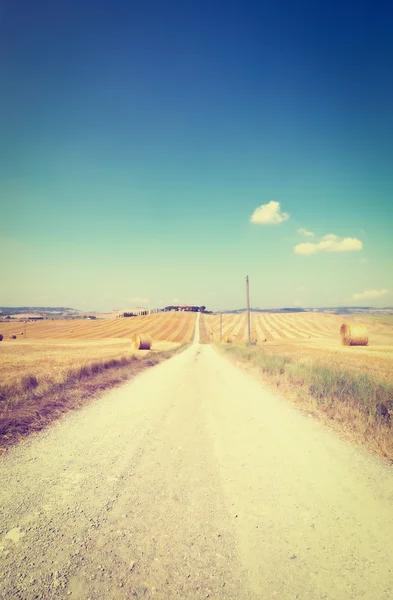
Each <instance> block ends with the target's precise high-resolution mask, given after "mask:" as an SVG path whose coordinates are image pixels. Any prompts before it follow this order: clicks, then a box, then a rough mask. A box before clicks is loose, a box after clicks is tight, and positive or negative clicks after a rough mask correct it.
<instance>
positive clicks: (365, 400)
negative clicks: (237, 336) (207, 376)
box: [218, 345, 393, 462]
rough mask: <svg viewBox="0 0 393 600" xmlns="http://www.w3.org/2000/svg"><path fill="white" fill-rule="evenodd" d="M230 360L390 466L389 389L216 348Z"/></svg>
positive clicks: (247, 351) (328, 370)
mask: <svg viewBox="0 0 393 600" xmlns="http://www.w3.org/2000/svg"><path fill="white" fill-rule="evenodd" d="M218 347H219V349H220V351H221V352H223V353H224V354H225V355H227V356H229V357H230V358H231V359H232V360H235V361H236V362H238V363H240V364H243V365H246V366H248V368H250V369H252V370H254V371H256V372H257V374H258V375H259V376H260V377H261V378H262V379H263V380H264V382H266V383H267V384H268V385H269V386H270V387H273V388H275V389H277V388H279V389H280V391H281V392H282V393H283V394H285V396H286V397H287V398H289V399H290V400H292V401H294V402H295V403H296V404H297V405H299V406H300V408H302V409H303V410H305V411H306V412H307V413H308V414H310V413H311V414H313V415H316V416H319V417H320V418H322V419H323V420H324V421H325V422H326V421H328V422H329V423H330V424H332V425H333V426H334V427H335V428H336V429H337V430H340V431H341V432H345V434H346V435H347V437H348V436H349V437H351V439H354V440H356V441H357V442H358V443H362V444H364V445H366V446H367V447H368V448H369V449H370V450H372V451H373V452H374V453H377V454H378V455H379V456H383V457H384V458H385V459H388V460H389V461H390V462H393V427H392V418H393V385H392V384H391V383H387V382H386V381H382V380H378V378H376V377H374V376H372V375H370V374H368V373H361V372H358V371H351V370H349V369H348V368H345V367H342V368H340V367H338V366H327V365H326V364H321V363H319V362H318V361H316V360H315V361H311V362H310V361H308V362H307V363H301V362H298V361H296V359H295V358H294V357H289V356H281V355H279V354H276V353H274V354H273V353H271V352H269V351H268V350H266V349H265V348H260V347H255V346H247V345H233V346H227V345H219V346H218Z"/></svg>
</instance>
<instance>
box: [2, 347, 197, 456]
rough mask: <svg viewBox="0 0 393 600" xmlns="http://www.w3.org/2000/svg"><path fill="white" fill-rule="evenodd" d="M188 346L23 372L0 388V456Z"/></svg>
mask: <svg viewBox="0 0 393 600" xmlns="http://www.w3.org/2000/svg"><path fill="white" fill-rule="evenodd" d="M189 345H190V343H185V344H182V345H180V346H178V347H177V348H173V349H170V350H165V351H163V352H155V353H151V352H148V353H147V354H146V356H142V357H140V356H136V355H131V356H122V357H120V358H108V359H105V358H103V359H100V360H95V361H87V362H84V363H83V364H80V365H78V366H73V367H69V368H65V369H63V370H61V371H60V372H58V371H53V372H51V371H48V372H47V373H45V374H44V375H43V374H41V375H40V376H39V377H37V376H36V375H35V374H34V373H24V374H23V375H22V376H21V377H20V378H19V380H15V381H13V383H12V384H8V385H7V384H3V385H0V453H2V452H4V450H5V449H6V448H7V447H8V446H10V445H11V444H13V443H15V442H16V441H18V440H20V439H21V438H22V437H25V436H27V435H28V434H30V433H32V432H33V431H39V430H41V429H43V428H44V427H46V426H47V425H48V424H49V423H51V422H52V421H54V420H56V419H58V418H59V417H61V416H62V415H63V414H64V413H66V412H68V411H70V410H74V409H77V408H79V407H81V406H83V405H84V404H86V403H87V402H88V401H89V400H91V399H94V398H97V397H98V396H99V395H100V394H102V392H104V391H105V390H108V389H111V388H114V387H116V386H119V385H121V384H123V383H125V382H126V381H128V380H130V379H132V378H133V377H135V375H137V374H138V373H140V372H141V371H143V370H145V369H147V368H149V367H152V366H154V365H156V364H158V363H160V362H162V361H164V360H167V359H168V358H171V357H172V356H174V355H175V354H178V353H179V352H182V351H184V350H185V349H186V348H188V346H189Z"/></svg>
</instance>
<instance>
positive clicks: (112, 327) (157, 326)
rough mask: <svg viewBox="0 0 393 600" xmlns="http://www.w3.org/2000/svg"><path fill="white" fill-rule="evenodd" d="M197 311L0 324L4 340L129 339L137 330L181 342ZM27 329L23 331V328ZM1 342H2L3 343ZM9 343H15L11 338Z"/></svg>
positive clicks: (189, 332)
mask: <svg viewBox="0 0 393 600" xmlns="http://www.w3.org/2000/svg"><path fill="white" fill-rule="evenodd" d="M195 319H196V313H190V312H168V313H155V314H151V315H146V316H143V317H126V318H119V319H102V320H101V319H97V320H89V319H75V320H73V319H66V320H53V321H52V320H45V321H32V322H27V323H24V322H23V321H22V322H21V321H15V322H3V323H0V333H2V334H3V336H4V341H6V342H7V341H8V338H9V336H10V335H12V334H14V335H16V336H17V339H19V340H23V339H24V338H25V337H26V338H27V339H28V340H70V341H72V340H78V341H81V340H84V341H86V340H104V339H119V338H121V339H124V338H128V339H130V338H132V337H133V336H134V335H135V334H136V333H149V334H150V335H151V336H152V338H153V342H154V341H156V340H159V341H166V342H177V343H183V342H188V341H189V340H191V338H192V335H193V331H194V326H195ZM25 330H26V331H25ZM4 341H3V343H4ZM9 342H10V343H11V342H13V343H15V341H14V340H9Z"/></svg>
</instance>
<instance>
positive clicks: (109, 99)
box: [0, 0, 393, 310]
mask: <svg viewBox="0 0 393 600" xmlns="http://www.w3.org/2000/svg"><path fill="white" fill-rule="evenodd" d="M317 4H319V3H315V2H312V3H311V2H310V3H306V2H297V3H294V2H277V3H271V2H269V3H268V2H266V3H264V2H240V1H239V2H228V1H227V2H217V1H214V0H213V1H209V2H208V1H198V2H184V1H180V0H179V1H170V0H168V1H167V2H161V1H148V0H147V1H146V2H133V1H130V0H127V1H126V0H114V1H112V2H108V1H105V2H99V1H97V0H96V1H94V2H93V1H86V0H79V1H76V0H69V1H68V2H59V3H57V2H56V3H54V2H52V1H49V0H46V1H44V0H36V1H35V2H30V1H29V2H28V1H25V0H16V1H15V2H11V1H8V0H3V1H1V0H0V203H1V207H0V210H1V228H0V243H1V248H0V251H1V256H2V260H1V266H0V277H1V282H2V285H1V294H0V305H53V306H54V305H63V306H73V307H75V308H81V309H86V310H105V309H111V308H124V307H128V306H135V305H140V304H143V305H146V306H150V307H157V306H162V305H165V304H169V303H172V302H173V301H174V300H175V299H178V301H179V302H184V303H193V304H194V303H195V304H205V305H207V306H208V307H209V308H212V309H214V310H219V309H228V308H236V307H241V306H244V305H245V298H244V277H245V275H246V274H248V275H249V276H250V285H251V300H252V305H253V306H259V307H282V306H295V305H303V306H329V305H330V306H334V305H345V304H346V305H375V306H387V305H390V306H392V305H393V242H392V225H393V202H392V197H393V169H392V164H393V108H392V107H393V38H392V36H391V31H392V27H393V8H391V7H390V8H389V7H388V3H386V2H381V3H378V2H377V3H374V4H373V5H372V6H370V5H369V3H365V2H358V3H356V4H354V3H353V2H345V1H344V2H340V3H339V2H336V1H333V2H330V3H329V5H328V6H325V7H321V6H317ZM272 203H273V204H272ZM261 206H262V207H263V206H265V207H266V208H263V209H261V210H260V211H259V213H255V211H256V209H258V208H259V207H261ZM254 213H255V214H259V218H257V217H254V219H253V220H252V215H254ZM261 215H262V217H261ZM280 215H281V217H280ZM282 215H284V216H282ZM299 230H305V232H308V233H313V234H314V235H313V236H311V235H307V234H306V233H305V232H303V233H301V232H300V233H299ZM326 236H328V237H326ZM348 240H349V241H348ZM300 244H303V245H302V246H300V247H299V245H300ZM304 244H307V245H306V246H304Z"/></svg>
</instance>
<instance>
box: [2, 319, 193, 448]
mask: <svg viewBox="0 0 393 600" xmlns="http://www.w3.org/2000/svg"><path fill="white" fill-rule="evenodd" d="M195 321H196V314H195V313H158V314H152V315H146V316H143V317H131V318H119V319H113V320H103V321H100V320H97V321H94V320H92V321H90V320H87V319H86V320H63V321H61V320H53V321H52V320H47V321H36V322H28V323H24V322H16V321H14V322H9V323H7V322H2V323H0V333H2V334H3V336H4V340H3V341H2V342H0V364H1V367H0V376H1V377H0V379H1V381H0V452H1V451H2V450H4V448H5V447H6V446H7V445H8V444H10V443H13V442H14V441H16V440H17V439H19V438H20V437H21V436H24V435H27V434H28V433H29V432H31V431H37V430H40V429H42V428H43V427H44V426H46V425H47V424H48V423H49V422H50V421H52V420H53V419H56V418H58V417H59V416H61V415H62V414H63V413H64V412H66V411H68V410H71V409H74V408H77V407H79V406H81V405H83V404H84V403H85V402H86V401H88V400H89V399H90V398H93V397H95V396H96V395H97V394H99V393H100V392H102V391H103V390H105V389H108V388H111V387H114V386H115V385H119V384H120V383H123V382H124V381H127V380H128V379H130V378H132V377H133V376H134V375H135V374H137V373H138V372H140V371H141V370H143V369H145V368H147V367H149V366H153V365H155V364H157V363H158V362H161V361H162V360H165V359H166V358H169V357H170V356H171V355H172V354H173V353H174V352H178V351H179V350H181V344H182V343H187V342H189V341H191V339H192V336H193V334H194V329H195ZM137 333H139V334H144V333H146V334H150V335H151V336H152V338H153V345H152V348H151V350H136V349H135V347H134V344H133V339H132V338H133V337H134V335H135V334H137ZM10 335H16V338H17V339H9V336H10Z"/></svg>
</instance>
